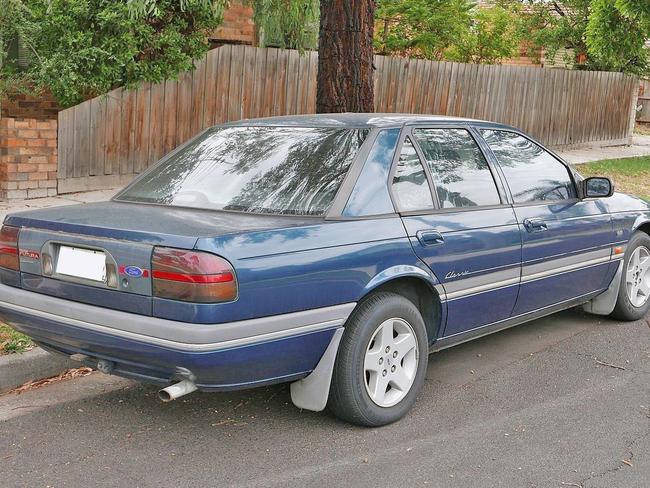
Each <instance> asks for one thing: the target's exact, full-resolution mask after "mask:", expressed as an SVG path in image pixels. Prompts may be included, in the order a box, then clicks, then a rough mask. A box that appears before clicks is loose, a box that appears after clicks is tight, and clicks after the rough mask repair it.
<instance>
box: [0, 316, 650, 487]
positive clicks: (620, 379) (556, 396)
mask: <svg viewBox="0 0 650 488" xmlns="http://www.w3.org/2000/svg"><path fill="white" fill-rule="evenodd" d="M599 361H600V362H602V363H609V364H611V365H616V366H619V367H621V368H625V369H617V368H613V367H611V366H606V365H602V364H599ZM155 393H156V392H155V388H153V387H150V386H144V385H140V384H137V383H133V382H131V381H127V380H123V379H118V378H113V377H109V376H104V375H102V374H100V373H94V374H92V375H91V376H89V377H86V378H80V379H76V380H71V381H67V382H63V383H59V384H56V385H51V386H49V387H45V388H41V389H39V390H35V391H31V392H27V393H23V394H21V395H4V396H0V485H1V486H2V487H14V486H26V487H30V488H31V487H45V486H52V487H62V486H70V487H77V486H129V487H136V486H139V487H154V486H156V487H159V486H164V487H167V486H173V487H186V486H187V487H190V486H191V487H202V486H215V487H216V486H219V487H220V486H261V487H275V486H283V487H284V486H299V487H318V488H325V487H327V488H330V487H336V486H355V487H372V488H378V487H384V486H394V487H409V486H431V487H437V486H440V487H474V486H477V487H496V486H504V487H562V486H573V487H578V486H580V487H584V488H587V487H603V488H617V487H624V488H632V487H648V486H650V328H649V327H648V324H647V323H646V322H645V321H639V322H634V323H617V322H613V321H610V320H607V319H598V318H594V317H590V316H586V315H583V314H582V313H581V312H578V311H568V312H564V313H562V314H558V315H554V316H552V317H549V318H546V319H542V320H538V321H536V322H532V323H530V324H527V325H523V326H520V327H518V328H515V329H511V330H509V331H505V332H502V333H499V334H495V335H493V336H490V337H487V338H483V339H480V340H478V341H474V342H472V343H469V344H465V345H462V346H458V347H456V348H453V349H450V350H447V351H443V352H441V353H438V354H435V355H433V356H431V357H430V363H429V369H428V373H427V381H426V384H425V387H424V390H423V392H422V394H421V395H420V398H419V400H418V403H417V405H416V407H415V409H414V410H413V411H412V412H411V414H410V415H409V416H408V417H407V418H405V419H404V420H402V421H400V422H398V423H396V424H393V425H391V426H388V427H384V428H380V429H363V428H359V427H353V426H350V425H347V424H344V423H342V422H340V421H338V420H336V419H334V418H333V417H331V416H330V415H327V414H316V413H312V412H307V411H302V412H301V411H299V410H298V409H296V408H294V407H293V406H292V405H291V403H290V399H289V392H288V388H287V387H286V386H275V387H269V388H261V389H257V390H251V391H246V392H233V393H221V394H214V393H213V394H204V393H195V394H192V395H190V396H188V397H185V398H184V399H181V400H178V401H176V402H174V403H172V404H162V403H160V402H159V401H158V400H157V399H156V395H155Z"/></svg>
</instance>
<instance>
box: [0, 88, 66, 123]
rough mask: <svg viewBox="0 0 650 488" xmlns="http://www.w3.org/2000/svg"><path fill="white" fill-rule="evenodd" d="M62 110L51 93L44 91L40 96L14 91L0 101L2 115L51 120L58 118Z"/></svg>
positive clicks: (0, 114) (0, 113)
mask: <svg viewBox="0 0 650 488" xmlns="http://www.w3.org/2000/svg"><path fill="white" fill-rule="evenodd" d="M60 110H61V107H60V106H59V104H58V103H56V100H55V99H54V97H53V96H52V95H51V94H50V93H42V94H40V95H39V96H38V97H32V96H30V95H25V94H24V93H14V94H10V95H9V96H8V97H7V98H6V99H5V100H2V101H0V116H1V117H23V118H31V119H38V120H51V119H56V117H57V114H58V113H59V111H60Z"/></svg>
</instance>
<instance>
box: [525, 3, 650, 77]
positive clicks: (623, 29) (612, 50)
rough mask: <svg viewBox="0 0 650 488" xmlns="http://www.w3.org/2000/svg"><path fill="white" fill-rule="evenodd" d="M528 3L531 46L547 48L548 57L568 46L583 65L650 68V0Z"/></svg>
mask: <svg viewBox="0 0 650 488" xmlns="http://www.w3.org/2000/svg"><path fill="white" fill-rule="evenodd" d="M525 2H526V4H527V7H528V8H527V10H528V11H529V15H528V16H527V21H526V23H527V26H528V31H529V32H530V36H529V40H530V42H531V47H533V48H543V49H544V51H545V55H546V58H547V59H552V58H553V57H555V55H556V53H557V52H558V51H559V50H560V49H565V48H566V49H571V50H573V52H574V54H575V55H576V56H577V57H581V58H583V61H582V62H581V64H580V65H579V66H577V67H578V68H583V69H591V70H604V71H623V72H626V73H632V74H640V75H644V74H648V73H650V58H649V57H648V51H647V49H646V48H645V47H644V44H645V42H646V40H648V39H649V38H650V2H648V1H647V0H643V1H639V0H563V1H562V2H555V1H553V2H548V1H544V0H525ZM565 61H568V62H574V61H575V59H566V60H565Z"/></svg>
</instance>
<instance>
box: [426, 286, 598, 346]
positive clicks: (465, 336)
mask: <svg viewBox="0 0 650 488" xmlns="http://www.w3.org/2000/svg"><path fill="white" fill-rule="evenodd" d="M600 293H602V290H598V291H596V292H592V293H588V294H586V295H581V296H579V297H575V298H571V299H570V300H566V301H563V302H560V303H556V304H554V305H550V306H548V307H544V308H541V309H539V310H535V311H532V312H527V313H525V314H521V315H517V316H515V317H510V318H508V319H505V320H500V321H498V322H493V323H491V324H487V325H483V326H481V327H477V328H476V329H471V330H468V331H465V332H459V333H457V334H453V335H450V336H446V337H443V338H441V339H438V340H437V341H436V342H434V343H433V345H432V346H431V347H430V348H429V352H437V351H442V350H443V349H447V348H448V347H452V346H456V345H458V344H462V343H464V342H468V341H471V340H474V339H478V338H479V337H483V336H486V335H489V334H493V333H495V332H499V331H502V330H505V329H509V328H510V327H514V326H516V325H520V324H523V323H525V322H530V321H531V320H535V319H539V318H542V317H545V316H547V315H551V314H554V313H556V312H560V311H562V310H566V309H567V308H571V307H575V306H577V305H582V304H583V303H585V302H587V301H589V300H590V299H591V298H593V297H594V296H597V295H599V294H600Z"/></svg>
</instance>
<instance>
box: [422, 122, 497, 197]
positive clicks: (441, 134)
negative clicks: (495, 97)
mask: <svg viewBox="0 0 650 488" xmlns="http://www.w3.org/2000/svg"><path fill="white" fill-rule="evenodd" d="M413 137H414V138H415V140H416V142H417V143H418V144H419V146H420V148H421V149H422V153H423V154H424V157H425V158H426V160H427V164H428V165H429V169H430V170H431V177H432V178H433V182H434V184H435V186H436V193H437V194H438V200H439V201H440V207H441V208H462V207H476V206H483V205H499V204H500V203H501V198H500V197H499V192H498V190H497V187H496V184H495V183H494V178H493V177H492V172H491V171H490V167H489V166H488V163H487V161H486V160H485V157H484V156H483V153H482V152H481V150H480V148H479V147H478V145H477V144H476V141H475V140H474V138H473V137H472V136H471V134H470V133H469V132H468V131H467V130H465V129H414V130H413Z"/></svg>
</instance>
